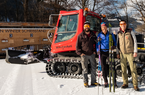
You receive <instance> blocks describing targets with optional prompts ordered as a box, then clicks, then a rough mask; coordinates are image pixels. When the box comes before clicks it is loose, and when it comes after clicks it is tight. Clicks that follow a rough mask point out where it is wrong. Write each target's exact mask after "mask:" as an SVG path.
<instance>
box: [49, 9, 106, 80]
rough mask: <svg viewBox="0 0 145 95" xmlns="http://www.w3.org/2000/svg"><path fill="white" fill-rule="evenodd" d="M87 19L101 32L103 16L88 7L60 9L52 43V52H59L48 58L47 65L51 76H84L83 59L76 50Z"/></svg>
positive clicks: (96, 30) (95, 30)
mask: <svg viewBox="0 0 145 95" xmlns="http://www.w3.org/2000/svg"><path fill="white" fill-rule="evenodd" d="M55 15H56V14H55ZM51 16H53V15H51ZM51 16H50V18H49V19H50V21H52V19H51ZM102 17H103V16H102ZM85 21H89V22H90V23H91V26H90V29H91V30H93V31H94V33H98V32H100V30H101V27H100V24H101V16H100V15H99V14H97V13H95V12H92V11H89V9H88V8H85V10H83V9H80V10H74V11H60V14H59V16H58V21H57V24H56V29H55V33H54V38H53V41H52V44H51V53H55V54H57V57H54V58H52V59H50V60H47V65H46V71H47V74H48V75H49V76H56V77H74V78H82V76H81V72H82V68H81V63H80V60H81V59H80V57H79V56H78V55H77V54H76V53H75V50H76V42H77V37H78V35H79V34H80V33H81V32H82V31H83V25H84V22H85ZM50 23H51V22H50Z"/></svg>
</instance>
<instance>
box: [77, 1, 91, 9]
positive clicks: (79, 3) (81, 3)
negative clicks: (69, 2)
mask: <svg viewBox="0 0 145 95" xmlns="http://www.w3.org/2000/svg"><path fill="white" fill-rule="evenodd" d="M89 5H90V0H77V4H76V6H77V7H79V8H80V9H85V8H86V7H89Z"/></svg>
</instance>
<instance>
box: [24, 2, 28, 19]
mask: <svg viewBox="0 0 145 95" xmlns="http://www.w3.org/2000/svg"><path fill="white" fill-rule="evenodd" d="M23 7H24V21H25V22H27V11H28V0H24V4H23Z"/></svg>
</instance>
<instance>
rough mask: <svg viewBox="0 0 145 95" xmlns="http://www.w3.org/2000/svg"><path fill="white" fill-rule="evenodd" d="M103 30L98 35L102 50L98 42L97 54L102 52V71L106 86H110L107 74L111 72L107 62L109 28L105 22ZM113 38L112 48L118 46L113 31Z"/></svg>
mask: <svg viewBox="0 0 145 95" xmlns="http://www.w3.org/2000/svg"><path fill="white" fill-rule="evenodd" d="M101 30H102V31H101V32H100V33H99V34H98V36H97V40H100V44H101V46H100V51H99V48H98V44H96V50H97V54H98V55H99V54H100V57H101V67H102V73H103V78H104V83H105V84H104V87H108V80H107V75H108V74H109V65H108V64H106V59H107V58H108V57H109V31H108V30H107V26H106V23H105V22H102V23H101ZM112 38H113V46H112V49H115V48H116V39H115V36H114V34H113V33H112ZM115 86H116V87H117V83H116V72H115Z"/></svg>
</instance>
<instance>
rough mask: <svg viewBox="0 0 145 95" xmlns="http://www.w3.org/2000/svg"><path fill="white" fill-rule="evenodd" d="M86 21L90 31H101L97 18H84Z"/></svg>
mask: <svg viewBox="0 0 145 95" xmlns="http://www.w3.org/2000/svg"><path fill="white" fill-rule="evenodd" d="M86 21H89V22H90V24H91V26H90V29H91V30H92V31H97V32H100V31H101V26H100V24H101V23H100V19H99V18H97V17H94V16H90V15H88V16H86Z"/></svg>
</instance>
